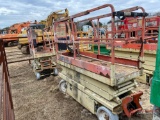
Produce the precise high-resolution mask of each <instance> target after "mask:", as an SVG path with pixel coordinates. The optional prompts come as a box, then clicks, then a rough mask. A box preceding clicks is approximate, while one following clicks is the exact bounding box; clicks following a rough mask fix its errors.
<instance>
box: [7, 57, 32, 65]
mask: <svg viewBox="0 0 160 120" xmlns="http://www.w3.org/2000/svg"><path fill="white" fill-rule="evenodd" d="M30 60H33V58H28V59H22V60H15V61H10V62H7V64H11V63H16V62H23V61H30Z"/></svg>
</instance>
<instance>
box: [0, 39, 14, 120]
mask: <svg viewBox="0 0 160 120" xmlns="http://www.w3.org/2000/svg"><path fill="white" fill-rule="evenodd" d="M2 114H3V120H15V115H14V108H13V101H12V93H11V87H10V81H9V71H8V65H7V59H6V53H5V49H4V44H3V40H1V39H0V119H2Z"/></svg>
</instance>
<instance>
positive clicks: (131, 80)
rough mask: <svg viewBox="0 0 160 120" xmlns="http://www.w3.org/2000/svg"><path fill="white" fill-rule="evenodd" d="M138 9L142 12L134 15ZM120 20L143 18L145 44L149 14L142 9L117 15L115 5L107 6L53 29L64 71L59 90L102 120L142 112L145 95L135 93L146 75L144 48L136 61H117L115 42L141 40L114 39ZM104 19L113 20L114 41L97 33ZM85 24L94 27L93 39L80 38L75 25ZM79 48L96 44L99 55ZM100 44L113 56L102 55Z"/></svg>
mask: <svg viewBox="0 0 160 120" xmlns="http://www.w3.org/2000/svg"><path fill="white" fill-rule="evenodd" d="M104 8H106V9H107V8H110V9H111V12H110V13H108V14H103V15H98V16H93V17H90V18H87V19H82V20H80V21H76V22H75V21H74V20H75V19H76V18H78V17H80V18H82V17H83V16H85V15H89V14H90V13H92V12H97V11H98V10H100V9H104ZM139 9H140V10H142V12H133V11H136V10H139ZM97 13H98V12H97ZM99 13H102V12H99ZM117 16H118V17H123V16H129V17H133V16H135V17H142V38H141V40H142V41H143V40H144V33H145V32H144V31H145V24H144V20H145V16H147V13H145V10H144V9H143V8H142V7H139V6H136V7H132V8H129V9H124V10H121V11H115V9H114V6H113V5H111V4H105V5H102V6H98V7H96V8H93V9H90V10H86V11H84V12H81V13H78V14H75V15H72V16H69V17H68V18H64V19H61V20H58V21H55V22H54V25H53V27H54V42H55V47H56V54H57V55H56V57H57V63H58V64H59V65H60V67H61V68H62V71H61V72H59V76H60V77H61V81H60V82H59V89H60V91H62V92H63V93H67V94H69V95H70V96H72V97H73V98H74V99H75V100H76V101H78V102H79V103H80V104H81V105H83V106H84V107H85V108H87V109H88V110H89V111H90V112H91V113H93V114H96V115H97V117H98V119H99V120H107V119H110V120H118V119H119V115H120V114H121V113H124V114H125V115H126V116H128V117H129V118H130V117H131V116H132V115H133V114H136V113H138V112H140V111H141V110H142V106H141V104H140V97H141V95H142V94H143V93H142V92H141V91H139V92H137V93H133V92H132V90H133V89H134V88H136V87H137V83H136V81H135V78H137V77H139V76H140V75H142V74H143V67H142V65H143V56H144V50H143V44H142V47H141V48H142V49H141V51H139V56H138V57H137V59H136V60H130V59H126V58H118V57H115V53H114V48H115V42H116V41H138V40H139V38H134V39H132V38H131V39H127V38H117V37H115V35H116V33H119V32H122V31H121V30H115V24H114V21H115V18H116V17H117ZM103 18H110V19H111V21H112V27H111V31H110V36H111V38H101V37H100V35H99V33H98V32H99V31H96V30H99V21H100V20H101V19H103ZM94 20H97V25H94V22H93V21H94ZM84 21H90V22H91V23H92V25H93V29H94V36H93V38H84V37H83V38H79V37H77V28H76V25H77V24H78V23H81V22H84ZM68 31H69V32H68ZM59 44H63V45H64V46H65V45H66V46H68V45H70V49H68V50H60V49H59ZM80 44H81V45H82V44H84V45H86V44H89V45H92V44H97V45H98V52H97V54H95V53H94V52H92V51H87V50H83V51H82V50H80V49H79V46H80ZM101 44H102V45H106V46H107V44H110V45H111V56H107V55H104V54H100V45H101Z"/></svg>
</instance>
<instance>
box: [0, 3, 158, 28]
mask: <svg viewBox="0 0 160 120" xmlns="http://www.w3.org/2000/svg"><path fill="white" fill-rule="evenodd" d="M107 3H108V4H113V5H114V7H115V10H120V9H124V8H128V7H133V6H142V7H144V8H145V10H146V11H147V12H149V13H153V12H158V11H160V0H0V28H4V27H7V26H10V25H12V24H14V23H18V22H25V21H34V20H43V19H46V18H47V16H48V15H49V14H50V13H51V12H53V11H57V10H61V9H65V8H68V10H69V12H70V15H72V14H75V13H78V12H81V11H84V10H87V9H90V8H93V7H97V6H99V5H103V4H107ZM103 12H104V13H105V11H103Z"/></svg>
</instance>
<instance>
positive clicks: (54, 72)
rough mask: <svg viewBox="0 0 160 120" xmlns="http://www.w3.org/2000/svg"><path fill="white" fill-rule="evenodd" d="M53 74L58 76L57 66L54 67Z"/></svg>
mask: <svg viewBox="0 0 160 120" xmlns="http://www.w3.org/2000/svg"><path fill="white" fill-rule="evenodd" d="M53 75H54V76H57V75H58V69H57V68H53Z"/></svg>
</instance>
